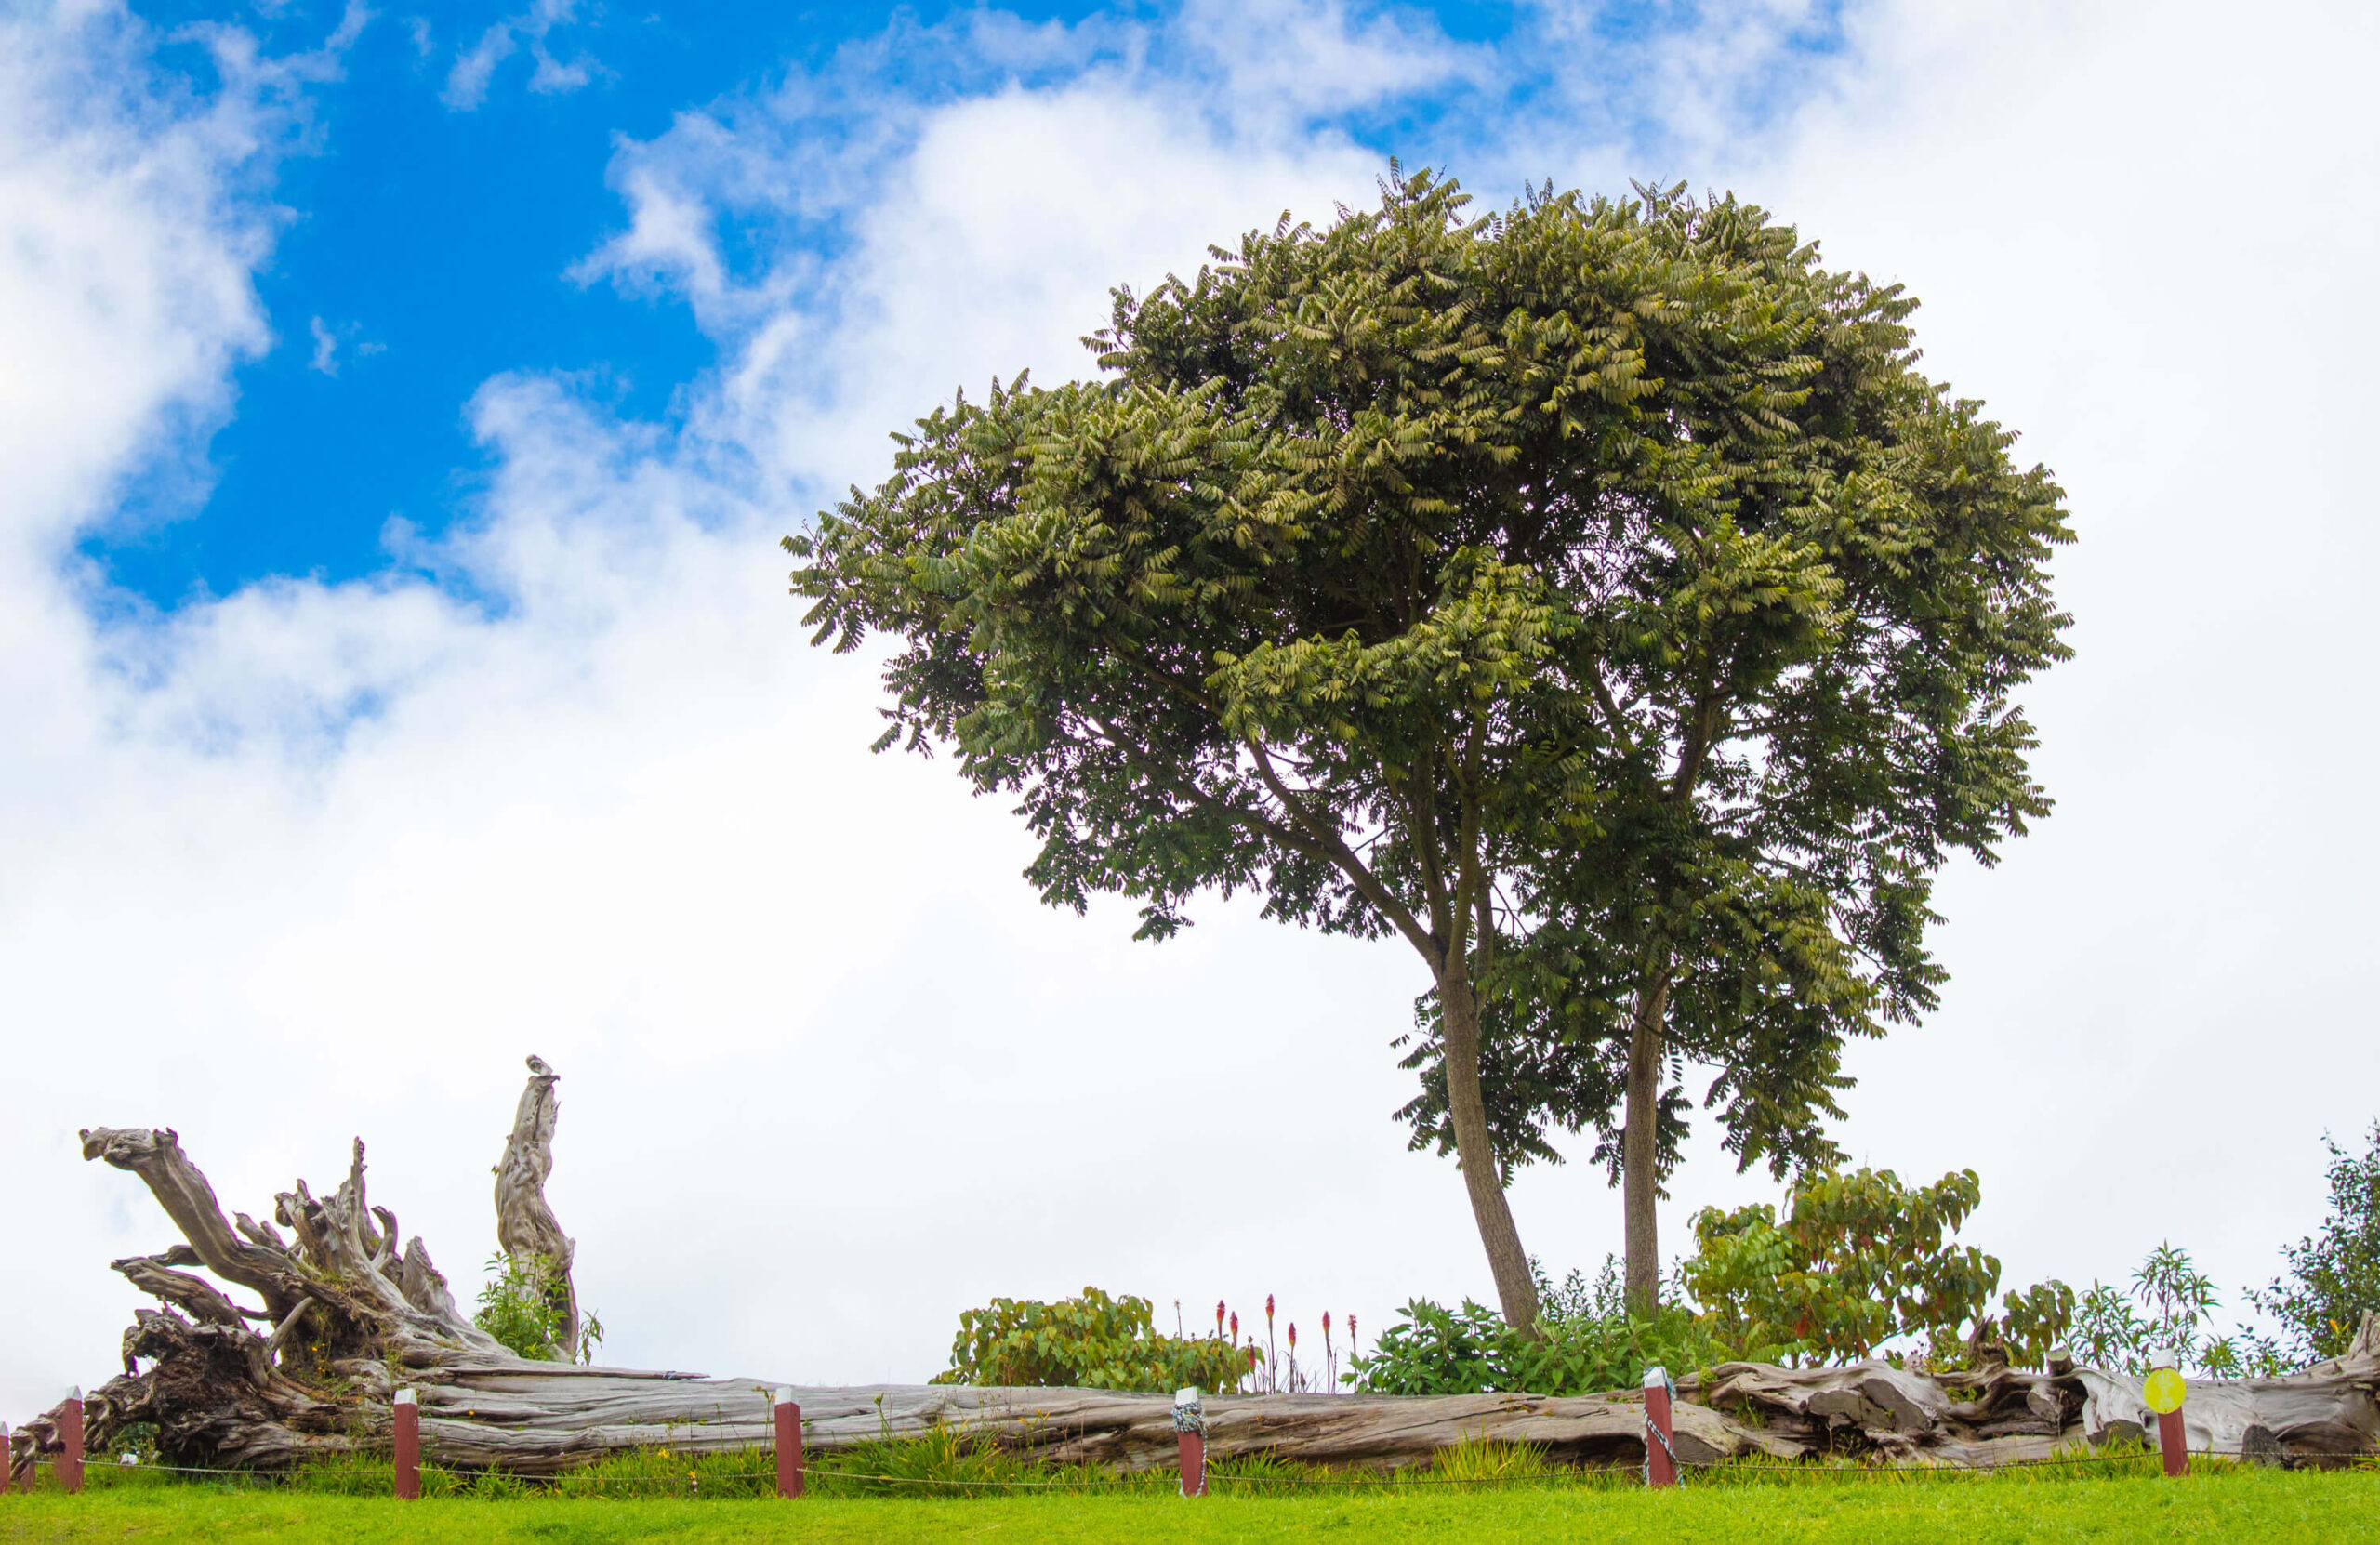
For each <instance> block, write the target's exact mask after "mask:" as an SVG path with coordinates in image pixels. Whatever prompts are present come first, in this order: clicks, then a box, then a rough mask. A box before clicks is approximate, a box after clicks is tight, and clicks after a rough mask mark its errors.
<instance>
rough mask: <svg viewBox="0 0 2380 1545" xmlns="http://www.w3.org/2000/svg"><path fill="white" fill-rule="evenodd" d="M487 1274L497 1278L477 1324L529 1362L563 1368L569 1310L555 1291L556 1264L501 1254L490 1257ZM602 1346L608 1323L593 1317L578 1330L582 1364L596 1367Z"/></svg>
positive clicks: (484, 1292)
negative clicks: (605, 1326) (554, 1271)
mask: <svg viewBox="0 0 2380 1545" xmlns="http://www.w3.org/2000/svg"><path fill="white" fill-rule="evenodd" d="M487 1269H488V1271H489V1272H490V1273H491V1274H492V1275H491V1276H490V1278H489V1280H488V1283H487V1286H485V1287H482V1288H481V1289H480V1297H479V1309H478V1312H477V1313H475V1314H472V1315H471V1323H472V1324H473V1325H476V1326H478V1327H480V1328H481V1329H482V1330H484V1331H486V1332H487V1333H488V1334H489V1335H491V1336H493V1337H495V1338H496V1340H499V1341H501V1342H503V1343H504V1344H505V1345H506V1346H508V1347H509V1348H511V1349H512V1350H513V1351H514V1352H517V1353H519V1354H521V1355H522V1356H523V1357H527V1358H530V1359H532V1360H534V1361H536V1362H544V1363H552V1362H560V1361H561V1360H562V1355H561V1354H562V1327H563V1326H564V1324H565V1322H566V1321H567V1318H568V1315H569V1309H568V1307H567V1306H566V1304H565V1303H564V1302H563V1301H562V1299H561V1297H560V1295H558V1294H557V1293H556V1292H555V1290H554V1285H553V1275H554V1274H553V1265H552V1262H550V1261H547V1260H546V1259H545V1258H544V1257H542V1256H534V1255H522V1256H515V1255H507V1254H505V1253H503V1252H502V1251H498V1252H497V1253H496V1254H495V1255H492V1256H490V1257H488V1260H487ZM602 1340H603V1321H602V1316H601V1315H598V1314H593V1313H591V1312H590V1313H589V1314H588V1315H587V1316H586V1318H585V1319H584V1320H583V1321H582V1322H581V1323H580V1325H579V1327H578V1352H577V1360H578V1361H579V1362H581V1363H592V1362H594V1361H595V1348H596V1347H597V1346H598V1345H599V1344H601V1343H602Z"/></svg>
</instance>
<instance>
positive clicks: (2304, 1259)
mask: <svg viewBox="0 0 2380 1545" xmlns="http://www.w3.org/2000/svg"><path fill="white" fill-rule="evenodd" d="M2365 1143H2366V1147H2365V1151H2364V1153H2363V1155H2362V1156H2361V1157H2357V1156H2356V1155H2351V1154H2349V1153H2347V1151H2346V1150H2345V1149H2343V1148H2341V1147H2340V1146H2339V1145H2338V1144H2337V1143H2336V1142H2333V1141H2332V1140H2331V1139H2330V1138H2328V1137H2325V1138H2323V1139H2322V1144H2323V1146H2324V1147H2327V1148H2328V1149H2330V1151H2331V1169H2330V1182H2331V1210H2330V1213H2329V1215H2328V1216H2327V1217H2325V1218H2324V1219H2323V1220H2322V1231H2321V1233H2320V1234H2314V1235H2307V1237H2305V1238H2303V1239H2301V1240H2299V1241H2298V1242H2297V1243H2296V1244H2294V1245H2291V1246H2288V1247H2286V1248H2283V1249H2282V1251H2281V1256H2282V1258H2283V1259H2284V1260H2286V1261H2288V1262H2289V1274H2288V1275H2286V1276H2283V1277H2276V1278H2275V1279H2274V1280H2273V1282H2272V1285H2271V1286H2270V1287H2267V1288H2266V1289H2265V1290H2264V1291H2263V1292H2261V1293H2258V1292H2251V1293H2250V1294H2249V1295H2248V1296H2249V1297H2250V1298H2251V1299H2253V1300H2254V1301H2255V1305H2256V1307H2257V1308H2259V1309H2261V1310H2263V1311H2264V1312H2265V1313H2266V1314H2270V1315H2272V1316H2273V1317H2274V1318H2275V1319H2277V1320H2279V1321H2280V1322H2281V1326H2282V1327H2283V1333H2284V1334H2285V1335H2286V1336H2287V1338H2288V1340H2289V1344H2290V1347H2291V1349H2292V1350H2293V1351H2294V1352H2295V1353H2296V1354H2297V1356H2298V1358H2299V1360H2301V1361H2304V1362H2309V1363H2310V1362H2317V1361H2320V1360H2321V1359H2322V1358H2325V1357H2336V1356H2337V1355H2339V1354H2341V1353H2343V1352H2345V1351H2346V1350H2347V1343H2348V1342H2349V1341H2351V1340H2354V1339H2355V1333H2356V1329H2357V1327H2360V1325H2362V1323H2363V1316H2364V1315H2366V1314H2374V1313H2380V1121H2375V1122H2373V1124H2372V1130H2371V1133H2370V1134H2369V1135H2368V1136H2367V1138H2366V1139H2365Z"/></svg>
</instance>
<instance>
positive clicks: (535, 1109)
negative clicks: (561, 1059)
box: [496, 1057, 578, 1363]
mask: <svg viewBox="0 0 2380 1545" xmlns="http://www.w3.org/2000/svg"><path fill="white" fill-rule="evenodd" d="M560 1077H561V1075H560V1074H558V1073H556V1072H555V1071H554V1070H553V1069H552V1068H550V1067H549V1066H547V1065H546V1061H545V1059H544V1058H542V1057H531V1058H530V1059H529V1085H528V1087H527V1088H526V1089H522V1091H521V1105H520V1108H519V1109H518V1110H517V1111H515V1112H514V1113H513V1116H512V1135H511V1136H510V1137H509V1138H507V1139H506V1140H505V1143H504V1157H503V1158H502V1159H501V1160H500V1161H498V1162H497V1164H496V1244H497V1245H499V1246H501V1247H502V1248H503V1250H504V1253H505V1254H507V1255H509V1256H510V1257H511V1258H512V1259H513V1261H515V1262H516V1263H517V1264H518V1265H519V1266H520V1267H521V1268H522V1272H523V1274H524V1275H526V1276H527V1277H528V1279H529V1280H531V1281H534V1282H536V1284H538V1286H539V1288H540V1289H541V1290H542V1291H543V1293H544V1294H545V1296H546V1299H547V1301H548V1303H549V1307H550V1308H551V1309H552V1311H553V1315H554V1319H555V1322H556V1327H557V1328H556V1331H555V1334H554V1357H555V1360H556V1361H558V1362H563V1363H568V1362H575V1361H576V1359H577V1357H578V1289H577V1287H575V1286H573V1284H572V1282H571V1279H570V1268H571V1265H572V1262H573V1261H575V1260H576V1259H577V1255H578V1244H577V1241H575V1240H574V1239H572V1238H571V1237H570V1235H566V1234H564V1233H562V1222H561V1221H560V1220H559V1219H557V1218H555V1217H554V1209H553V1208H551V1207H549V1206H548V1205H547V1203H546V1177H547V1176H548V1175H550V1174H552V1173H553V1168H554V1122H555V1121H556V1119H557V1118H558V1117H559V1116H560V1115H561V1102H560V1101H558V1100H556V1099H555V1098H554V1083H555V1081H556V1080H557V1079H558V1078H560Z"/></svg>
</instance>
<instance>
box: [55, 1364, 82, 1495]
mask: <svg viewBox="0 0 2380 1545" xmlns="http://www.w3.org/2000/svg"><path fill="white" fill-rule="evenodd" d="M58 1441H59V1443H60V1444H62V1445H64V1446H63V1447H62V1448H60V1449H59V1454H58V1484H59V1486H64V1487H65V1488H66V1490H67V1491H68V1493H69V1494H70V1495H71V1494H72V1493H74V1492H78V1491H80V1490H82V1489H83V1387H82V1386H81V1385H80V1384H77V1385H76V1386H74V1393H73V1394H71V1395H69V1396H67V1398H66V1404H65V1405H64V1406H60V1407H59V1412H58Z"/></svg>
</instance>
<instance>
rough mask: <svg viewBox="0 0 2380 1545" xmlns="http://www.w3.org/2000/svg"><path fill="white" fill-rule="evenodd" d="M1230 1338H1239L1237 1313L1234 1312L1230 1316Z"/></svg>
mask: <svg viewBox="0 0 2380 1545" xmlns="http://www.w3.org/2000/svg"><path fill="white" fill-rule="evenodd" d="M1231 1339H1232V1340H1235V1341H1236V1340H1239V1315H1238V1314H1236V1313H1235V1314H1233V1315H1232V1317H1231Z"/></svg>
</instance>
